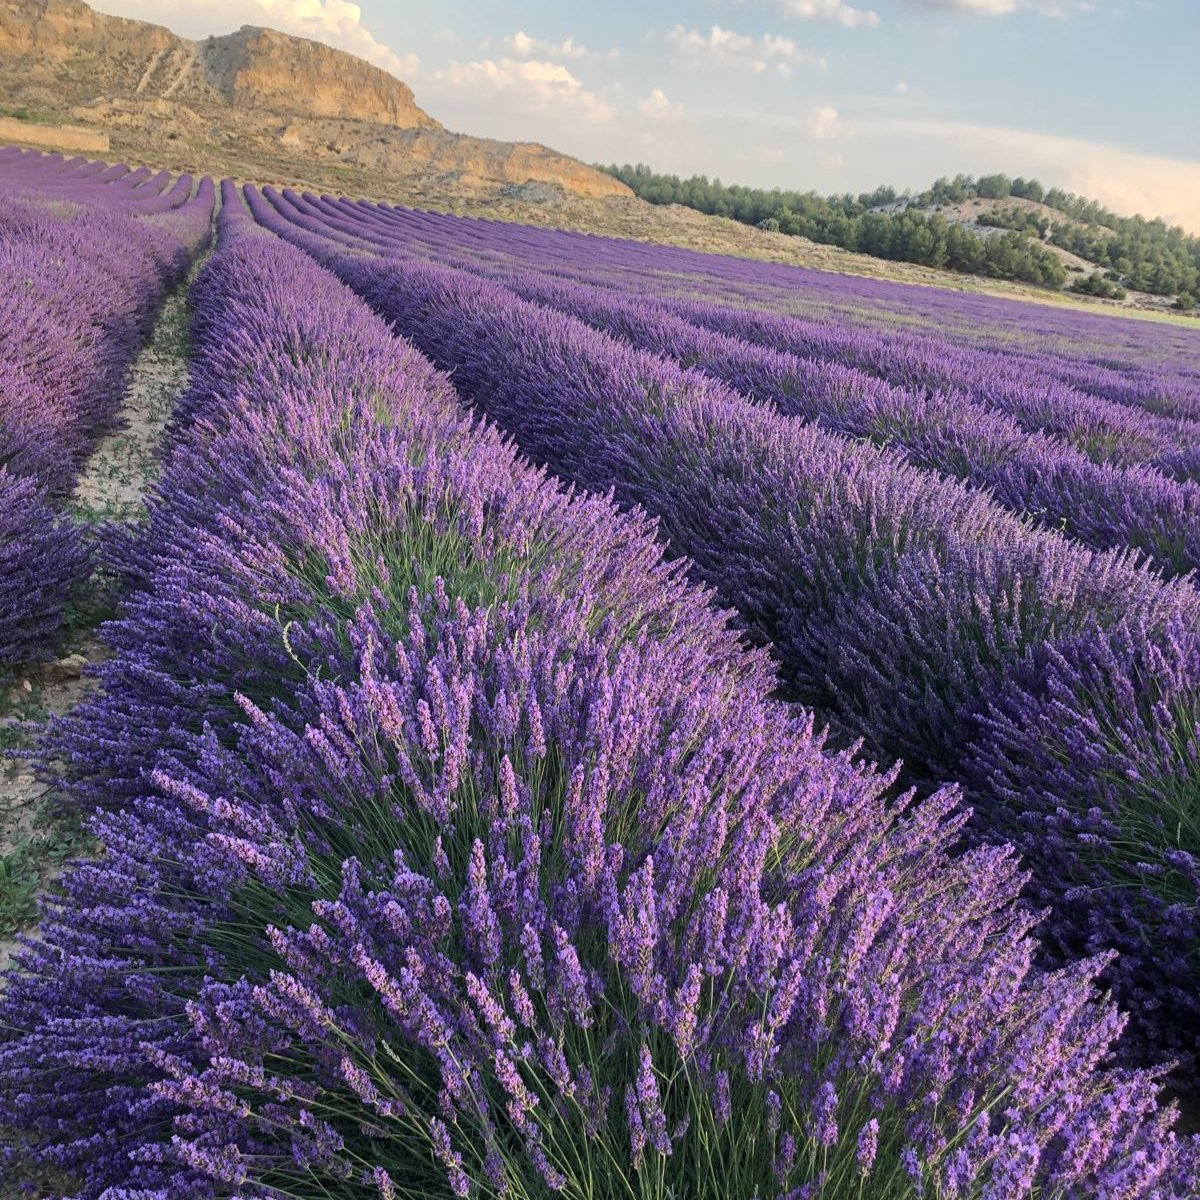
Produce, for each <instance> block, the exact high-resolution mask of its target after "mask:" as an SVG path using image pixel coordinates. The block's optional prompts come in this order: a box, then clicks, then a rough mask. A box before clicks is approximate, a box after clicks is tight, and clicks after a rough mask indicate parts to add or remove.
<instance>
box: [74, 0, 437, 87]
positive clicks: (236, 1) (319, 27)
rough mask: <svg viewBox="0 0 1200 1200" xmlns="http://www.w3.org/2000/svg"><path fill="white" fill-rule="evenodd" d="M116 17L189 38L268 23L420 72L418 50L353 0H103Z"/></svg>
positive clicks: (402, 72) (397, 70)
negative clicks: (379, 30) (378, 25)
mask: <svg viewBox="0 0 1200 1200" xmlns="http://www.w3.org/2000/svg"><path fill="white" fill-rule="evenodd" d="M95 7H96V8H98V9H99V10H100V11H102V12H106V13H111V14H112V15H114V16H121V17H136V18H137V19H138V20H141V21H154V22H157V23H158V24H160V25H167V26H169V27H170V28H171V29H173V30H174V31H175V32H176V33H179V34H182V35H183V36H185V37H207V36H208V35H209V34H210V33H215V34H222V33H230V32H231V31H233V30H234V29H237V28H238V27H239V26H241V25H266V26H269V27H270V28H272V29H279V30H282V32H284V33H291V34H295V35H296V36H297V37H306V38H311V39H312V40H313V41H317V42H325V43H327V44H328V45H330V46H336V47H337V48H338V49H339V50H346V51H348V52H349V53H350V54H357V55H358V57H359V58H365V59H366V60H367V62H370V63H374V64H375V66H377V67H382V68H383V69H384V70H385V71H390V72H391V73H392V74H393V75H396V76H398V77H399V78H400V79H409V78H411V77H412V76H414V75H416V74H417V71H418V68H419V67H420V61H419V60H418V58H417V57H416V55H414V54H399V53H397V52H396V51H395V50H393V49H392V48H391V47H390V46H386V45H384V43H383V42H381V41H380V40H379V39H378V38H377V37H375V35H374V34H373V33H371V31H370V30H369V29H367V28H366V26H364V25H363V23H362V9H361V8H359V6H358V5H357V4H352V3H350V0H211V2H210V3H205V4H195V3H192V2H191V0H98V2H97V3H96V5H95Z"/></svg>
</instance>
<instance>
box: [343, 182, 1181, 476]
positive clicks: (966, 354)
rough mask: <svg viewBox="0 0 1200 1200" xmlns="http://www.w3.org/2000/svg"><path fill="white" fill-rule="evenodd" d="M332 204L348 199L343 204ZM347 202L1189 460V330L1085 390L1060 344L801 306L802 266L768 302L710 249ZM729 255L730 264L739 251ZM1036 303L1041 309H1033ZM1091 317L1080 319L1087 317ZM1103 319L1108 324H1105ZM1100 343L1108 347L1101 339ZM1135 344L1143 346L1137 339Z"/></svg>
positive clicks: (452, 238)
mask: <svg viewBox="0 0 1200 1200" xmlns="http://www.w3.org/2000/svg"><path fill="white" fill-rule="evenodd" d="M341 206H342V208H343V209H349V208H352V206H350V205H348V204H347V203H346V202H342V205H341ZM353 208H356V210H358V211H359V212H360V214H361V212H364V211H367V212H370V215H371V216H372V218H373V220H380V218H382V220H385V221H386V220H389V218H390V220H391V222H392V223H394V224H398V226H401V227H403V228H404V229H407V230H408V234H407V235H408V236H410V238H412V236H416V238H421V236H424V238H425V239H427V244H428V245H430V246H431V247H433V248H437V247H443V246H445V245H446V244H452V245H455V246H461V247H470V246H475V247H476V248H481V250H482V251H484V252H485V253H486V254H487V256H488V257H491V259H492V260H493V262H497V260H499V262H503V260H504V259H505V258H508V257H510V256H514V257H515V258H516V259H517V260H522V262H527V263H528V262H529V260H530V259H532V260H535V262H538V263H539V265H540V266H541V268H542V269H548V270H552V271H554V272H556V274H560V275H563V276H565V277H569V278H572V280H575V281H583V282H587V283H592V284H604V286H607V287H613V288H617V289H618V290H622V292H625V293H631V294H636V295H640V296H655V298H658V299H660V300H662V301H664V302H667V304H671V305H672V307H673V308H674V310H676V311H677V312H678V313H679V314H682V316H686V317H689V318H690V319H696V318H697V317H700V316H703V317H706V318H707V320H708V322H709V323H718V324H714V328H720V325H719V323H721V322H726V323H734V324H733V325H727V326H725V328H724V329H722V331H726V332H737V336H746V337H750V338H751V340H758V341H762V342H766V343H767V344H773V346H776V348H780V349H786V350H790V352H792V353H799V354H803V355H804V356H816V358H823V359H826V360H830V359H832V360H834V361H839V362H842V364H847V365H854V366H857V367H859V368H860V370H864V371H868V372H870V373H872V374H875V376H877V377H880V378H883V379H886V380H887V382H889V383H893V384H896V385H899V386H905V388H928V389H936V390H944V391H948V392H950V394H953V395H958V396H962V397H971V398H973V400H974V401H977V402H980V403H985V404H988V406H989V407H991V408H995V409H998V410H1001V412H1004V413H1008V414H1010V415H1012V416H1013V418H1014V419H1016V420H1019V421H1020V422H1021V424H1022V426H1024V427H1026V428H1031V430H1032V428H1046V430H1051V431H1054V432H1055V433H1056V434H1058V436H1061V437H1063V438H1069V439H1072V440H1073V442H1074V443H1075V444H1076V445H1078V446H1079V448H1080V449H1081V450H1084V451H1086V452H1087V454H1088V455H1091V456H1093V457H1096V458H1097V460H1099V461H1110V460H1111V461H1115V462H1118V463H1120V462H1130V461H1136V462H1142V461H1146V462H1156V463H1160V464H1162V466H1163V467H1164V469H1169V470H1171V472H1174V473H1176V474H1178V475H1180V476H1181V478H1188V476H1190V475H1194V474H1195V468H1196V463H1195V461H1193V460H1192V458H1190V457H1188V455H1187V451H1188V450H1194V446H1195V440H1196V438H1195V434H1196V432H1198V428H1200V426H1198V422H1196V420H1195V418H1196V416H1200V398H1198V396H1196V392H1198V379H1200V354H1198V352H1196V348H1195V344H1194V343H1195V341H1196V338H1195V337H1194V336H1190V335H1178V334H1175V331H1171V332H1172V335H1174V336H1172V342H1174V341H1181V342H1182V344H1180V346H1172V349H1171V352H1170V353H1171V355H1172V359H1171V361H1172V362H1174V367H1168V366H1166V365H1165V364H1164V358H1165V352H1164V354H1163V355H1154V356H1151V364H1152V365H1153V370H1152V371H1151V370H1150V367H1148V366H1146V365H1136V366H1135V365H1134V364H1126V367H1127V371H1128V372H1132V373H1133V378H1130V379H1129V380H1127V386H1118V385H1117V384H1110V385H1106V386H1102V385H1099V384H1097V385H1096V388H1094V391H1093V390H1092V389H1091V388H1088V386H1076V385H1074V384H1072V383H1063V382H1062V380H1061V379H1060V378H1058V377H1060V376H1061V374H1062V373H1063V372H1064V371H1067V370H1068V366H1067V365H1068V364H1069V362H1070V358H1069V349H1066V348H1063V347H1058V348H1057V349H1055V350H1054V352H1050V353H1040V354H1031V353H1021V352H1019V350H1016V352H1014V348H1013V347H1012V346H1006V347H1003V348H1002V350H1001V349H992V350H989V349H979V348H972V347H964V346H960V344H958V343H956V342H954V341H952V340H948V338H947V337H944V336H938V334H937V332H936V331H935V330H929V329H920V328H918V329H917V330H888V329H884V330H880V329H876V328H874V326H871V325H869V324H865V325H864V323H863V322H862V320H860V319H858V313H857V312H856V313H854V314H852V317H851V318H850V319H846V316H845V313H844V312H842V311H839V310H836V308H835V310H833V311H832V312H830V313H820V312H818V313H811V312H810V311H809V308H810V301H809V299H808V298H809V295H810V290H812V289H811V287H810V277H809V276H810V274H811V272H809V274H804V272H802V278H800V280H798V281H797V280H793V281H791V287H790V289H787V290H781V292H780V298H784V296H786V298H788V299H787V300H786V301H784V300H782V299H780V300H778V301H775V302H774V304H772V302H770V298H769V294H768V298H767V299H766V300H764V299H763V296H762V295H761V294H760V293H758V290H756V289H755V288H752V287H743V288H733V289H728V288H726V287H722V286H721V284H720V277H721V274H722V271H721V268H719V266H714V265H713V263H714V262H715V263H718V264H720V263H725V262H730V260H728V259H721V258H719V257H716V256H695V257H698V258H701V259H707V260H708V262H704V263H696V264H695V266H694V272H692V274H691V275H690V276H686V277H685V278H680V277H679V275H678V274H677V272H674V271H672V272H667V274H664V272H662V271H660V270H659V269H658V268H656V266H655V265H654V260H655V258H656V256H658V254H660V253H662V252H664V251H662V247H653V248H649V247H643V246H640V245H637V244H636V242H624V244H617V245H623V246H624V247H625V248H624V250H623V251H620V252H617V251H614V250H613V248H612V247H613V244H611V242H606V244H604V245H596V242H599V241H604V240H601V239H590V238H582V239H581V238H580V236H578V235H563V234H559V233H547V232H544V230H528V229H521V228H520V227H515V226H512V224H511V223H508V224H505V223H502V222H481V221H475V222H472V221H467V220H464V218H454V217H445V216H443V215H439V214H424V212H422V214H412V212H408V211H406V210H386V209H384V208H382V206H378V208H367V206H365V205H356V206H353ZM564 238H565V239H566V240H565V241H562V242H560V241H559V239H564ZM480 244H482V245H480ZM734 262H739V264H740V262H742V260H734ZM833 278H839V277H836V276H833ZM842 278H845V277H842ZM893 287H894V286H893ZM928 290H930V289H924V288H908V289H907V293H908V295H910V302H911V305H912V306H913V307H917V306H919V304H920V296H922V295H924V294H925V293H926V292H928ZM764 305H766V307H764ZM714 308H715V310H716V311H715V312H714V311H713V310H714ZM776 310H782V311H776ZM1025 311H1026V312H1027V311H1028V310H1027V306H1025ZM1037 311H1038V312H1039V314H1040V313H1042V311H1043V310H1040V308H1039V310H1037ZM1026 319H1027V318H1026ZM1039 320H1040V316H1039ZM1097 320H1098V319H1097V318H1091V322H1092V324H1093V325H1094V324H1097ZM1114 324H1115V325H1116V329H1110V328H1109V326H1112V325H1114ZM1128 324H1129V322H1121V320H1116V322H1114V319H1112V318H1106V319H1099V325H1100V329H1102V330H1103V332H1104V334H1105V335H1108V337H1109V340H1110V341H1111V340H1117V338H1118V337H1120V330H1121V329H1122V328H1124V326H1127V325H1128ZM1141 328H1142V329H1146V330H1147V331H1146V334H1145V336H1144V338H1142V341H1145V342H1147V343H1151V344H1153V342H1154V334H1156V326H1148V328H1147V326H1145V325H1142V326H1141ZM1093 336H1096V335H1093ZM1189 337H1190V340H1189ZM1110 353H1116V352H1112V350H1111V348H1110ZM1142 353H1144V354H1146V353H1147V352H1146V349H1145V347H1144V348H1142ZM1075 370H1076V371H1090V372H1094V371H1097V370H1099V368H1097V367H1096V366H1094V365H1090V366H1086V368H1085V366H1080V365H1076V368H1075ZM1147 372H1148V373H1147Z"/></svg>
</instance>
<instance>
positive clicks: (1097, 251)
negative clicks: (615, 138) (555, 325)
mask: <svg viewBox="0 0 1200 1200" xmlns="http://www.w3.org/2000/svg"><path fill="white" fill-rule="evenodd" d="M604 170H606V171H608V172H609V173H610V174H611V175H613V177H614V178H617V179H620V180H621V182H623V183H626V184H628V185H629V187H630V188H631V189H632V190H633V192H634V194H635V195H637V196H638V197H639V198H641V199H644V200H646V201H648V202H650V203H651V204H657V205H667V206H669V205H677V204H681V205H685V206H687V207H689V208H692V209H695V210H696V211H697V212H701V213H705V214H706V215H709V216H721V217H728V218H732V219H733V220H736V221H739V222H741V223H742V224H745V225H749V226H753V227H755V228H757V229H760V230H764V231H771V232H779V233H783V234H785V235H787V236H790V237H798V238H805V239H809V240H811V241H814V242H818V243H821V244H823V245H828V246H835V247H839V248H841V249H843V250H849V251H852V252H856V253H861V254H866V255H869V256H871V257H874V258H877V259H882V260H887V261H893V262H903V263H909V264H913V265H915V266H920V267H926V268H933V269H942V268H945V269H947V270H949V271H952V272H954V273H956V274H962V275H970V276H986V277H990V278H993V279H997V280H1006V281H1014V282H1020V283H1024V284H1030V285H1033V286H1034V287H1037V288H1038V289H1040V290H1042V291H1043V292H1045V293H1050V294H1056V293H1061V292H1062V291H1063V290H1064V289H1065V290H1066V291H1067V292H1068V293H1070V294H1072V295H1077V294H1087V295H1090V296H1094V297H1099V298H1101V299H1104V300H1108V301H1117V302H1120V303H1122V304H1124V305H1127V306H1129V307H1139V308H1149V309H1158V310H1162V309H1167V308H1174V309H1180V310H1184V311H1187V312H1193V311H1194V310H1195V301H1196V296H1197V295H1198V294H1200V238H1197V237H1194V236H1192V235H1189V234H1188V233H1186V231H1184V230H1183V229H1182V228H1179V227H1177V226H1168V225H1167V223H1166V222H1165V221H1163V220H1161V219H1149V220H1148V219H1147V218H1145V217H1142V216H1134V217H1124V216H1120V215H1118V214H1116V213H1113V212H1110V211H1108V210H1107V209H1105V208H1104V207H1103V206H1102V205H1100V204H1099V203H1098V202H1096V201H1094V200H1088V199H1086V198H1085V197H1081V196H1076V195H1074V194H1072V193H1069V192H1065V191H1063V190H1062V189H1060V188H1053V187H1052V188H1049V189H1046V188H1044V187H1043V186H1042V184H1041V183H1039V182H1038V181H1037V180H1036V179H1023V178H1017V179H1009V178H1008V176H1006V175H1000V174H997V175H988V176H981V177H980V178H979V179H978V180H976V179H973V178H971V177H970V176H967V175H958V176H956V177H955V178H954V179H953V180H951V179H947V178H942V179H939V180H937V181H936V182H935V183H934V184H933V186H932V187H931V188H929V189H928V190H926V191H924V192H922V193H920V194H919V195H913V194H912V193H910V192H905V193H903V194H899V193H897V191H896V190H895V188H892V187H888V186H883V187H879V188H876V189H875V191H873V192H864V193H861V194H859V195H857V196H856V195H853V194H850V193H842V194H836V195H829V196H822V195H819V194H818V193H817V192H815V191H806V192H801V191H794V190H783V189H780V188H771V189H768V188H757V187H745V186H741V185H738V184H725V183H722V182H721V180H719V179H709V178H708V177H707V176H704V175H693V176H691V177H690V178H687V179H681V178H680V177H679V176H678V175H667V174H662V173H660V172H656V171H654V170H653V169H652V168H650V167H648V166H646V165H645V164H644V163H638V164H637V165H632V164H628V163H627V164H625V165H624V166H618V165H616V164H612V165H610V166H607V167H604Z"/></svg>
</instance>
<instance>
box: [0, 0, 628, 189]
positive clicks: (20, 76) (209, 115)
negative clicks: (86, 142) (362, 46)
mask: <svg viewBox="0 0 1200 1200" xmlns="http://www.w3.org/2000/svg"><path fill="white" fill-rule="evenodd" d="M0 97H2V98H3V100H4V101H5V102H6V103H7V104H11V105H14V106H21V107H25V108H28V109H30V110H31V111H34V112H36V113H37V115H38V116H39V117H50V118H55V119H58V118H69V119H70V120H72V121H75V122H80V123H83V124H86V125H88V126H91V127H94V128H95V129H96V130H97V132H99V133H107V134H110V135H111V137H112V141H113V150H114V151H115V152H123V153H125V154H127V155H130V156H133V157H138V158H141V159H144V160H146V161H152V162H156V163H160V162H161V163H164V164H170V165H176V164H177V165H180V166H189V165H193V164H194V165H197V166H200V167H201V168H202V169H206V170H219V169H222V166H219V165H217V164H216V163H212V162H205V161H204V157H205V156H207V157H209V158H211V157H212V148H213V147H217V148H225V147H228V148H229V150H230V153H231V155H232V154H233V153H235V152H236V155H237V157H236V159H233V158H231V159H230V160H228V161H227V164H226V165H224V169H229V170H231V171H237V170H239V169H241V170H242V171H243V172H244V173H250V171H251V169H252V168H253V167H254V165H255V163H256V162H261V163H262V164H263V165H264V166H267V165H270V166H271V167H273V168H274V169H275V171H279V170H280V169H281V168H282V167H283V166H284V165H285V164H287V165H288V166H289V167H291V168H292V169H291V170H290V172H289V173H291V174H293V175H295V174H299V175H300V177H304V171H303V167H304V166H305V164H307V163H315V164H320V165H322V166H323V167H325V168H326V169H334V170H336V169H341V170H345V171H352V172H354V173H355V174H356V175H357V174H359V173H364V172H365V173H372V174H378V175H381V176H384V177H388V178H393V179H395V180H396V181H397V182H398V183H403V182H404V181H408V180H411V179H413V178H415V177H417V176H427V175H429V174H431V173H432V174H438V175H446V174H453V175H455V176H456V177H458V178H461V179H463V180H467V181H478V182H479V184H480V185H481V186H485V187H486V186H491V187H499V186H502V185H511V184H524V183H528V182H533V183H538V184H551V185H555V186H558V187H561V188H562V189H563V190H564V191H566V192H569V193H574V194H576V195H580V196H585V197H591V198H602V197H605V196H627V195H629V191H628V189H627V188H626V187H625V185H624V184H622V183H620V182H618V181H617V180H615V179H613V178H611V177H610V176H608V175H605V174H604V173H603V172H600V171H597V170H595V169H594V168H592V167H589V166H587V165H585V164H584V163H581V162H579V161H578V160H577V159H574V158H571V157H570V156H569V155H565V154H560V153H558V152H557V151H554V150H551V149H548V148H547V147H545V146H539V145H534V144H531V143H524V142H520V143H513V142H499V141H494V140H492V139H489V138H476V137H470V136H468V135H465V134H458V133H451V132H450V131H448V130H446V129H444V128H443V127H442V125H441V124H440V123H439V122H438V121H436V120H435V119H434V118H433V117H431V116H430V115H429V114H428V113H426V112H425V111H424V110H423V109H421V108H420V107H419V106H418V104H417V102H416V100H415V99H414V97H413V93H412V89H411V88H409V87H408V85H407V84H405V83H402V82H401V81H400V80H399V79H396V78H395V77H394V76H392V75H389V74H388V73H387V72H386V71H383V70H381V69H380V68H379V67H375V66H372V65H371V64H370V63H367V62H364V61H363V60H362V59H360V58H356V57H355V56H354V55H352V54H347V53H345V52H344V51H341V50H335V49H333V48H332V47H329V46H326V45H323V44H322V43H320V42H313V41H309V40H308V39H306V38H299V37H292V36H291V35H290V34H285V33H280V32H278V31H277V30H274V29H262V28H258V27H257V26H251V25H246V26H243V27H242V28H241V29H239V30H238V31H237V32H236V33H231V34H227V35H225V36H223V37H211V38H205V39H204V40H202V41H191V40H189V39H187V38H183V37H179V36H177V35H176V34H174V33H172V32H171V31H170V30H169V29H165V28H163V27H162V26H161V25H152V24H149V23H147V22H145V21H132V20H128V19H126V18H123V17H110V16H105V15H104V14H102V13H98V12H96V11H94V10H93V9H91V8H89V7H88V5H86V4H84V3H82V2H81V0H8V2H7V3H5V2H4V0H0ZM266 173H267V174H270V173H271V172H270V171H267V172H266Z"/></svg>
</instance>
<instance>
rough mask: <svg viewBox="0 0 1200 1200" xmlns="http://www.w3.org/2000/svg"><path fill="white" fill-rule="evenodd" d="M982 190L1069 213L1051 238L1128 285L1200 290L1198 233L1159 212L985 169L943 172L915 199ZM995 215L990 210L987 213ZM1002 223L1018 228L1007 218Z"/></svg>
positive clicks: (929, 200)
mask: <svg viewBox="0 0 1200 1200" xmlns="http://www.w3.org/2000/svg"><path fill="white" fill-rule="evenodd" d="M1006 184H1007V185H1008V190H1007V191H1006V190H1005V185H1006ZM980 196H982V197H984V198H992V199H1004V198H1006V197H1008V196H1016V197H1019V198H1021V199H1025V200H1037V201H1039V202H1040V203H1042V204H1045V205H1047V206H1048V207H1050V208H1052V209H1055V210H1056V211H1058V212H1061V213H1063V214H1064V215H1065V216H1067V217H1070V218H1071V220H1070V221H1056V222H1050V221H1046V226H1047V228H1048V229H1049V235H1050V240H1051V241H1052V242H1053V243H1054V244H1055V245H1056V246H1061V247H1062V248H1063V249H1064V250H1069V251H1071V253H1072V254H1078V255H1079V257H1080V258H1086V259H1087V260H1088V262H1092V263H1095V264H1096V265H1097V266H1099V267H1100V268H1101V269H1102V270H1104V269H1108V270H1111V271H1114V272H1116V274H1117V275H1118V276H1119V278H1120V281H1121V282H1123V283H1124V284H1125V286H1126V287H1130V288H1133V289H1135V290H1137V291H1139V292H1154V293H1155V294H1157V295H1160V296H1170V295H1174V294H1175V293H1178V292H1182V291H1186V292H1190V293H1191V294H1192V295H1195V294H1196V293H1197V292H1198V291H1200V238H1197V237H1193V236H1192V235H1190V234H1188V233H1185V232H1184V231H1183V229H1181V228H1180V227H1179V226H1177V225H1175V226H1168V225H1167V223H1166V222H1165V221H1164V220H1162V219H1161V218H1158V217H1156V218H1154V219H1153V220H1147V219H1146V218H1145V217H1143V216H1135V217H1121V216H1118V215H1117V214H1116V213H1114V212H1112V211H1110V210H1109V209H1107V208H1105V207H1104V206H1103V205H1102V204H1100V203H1099V202H1098V201H1095V200H1088V199H1086V198H1084V197H1083V196H1076V195H1075V194H1074V193H1072V192H1066V191H1063V189H1062V188H1050V189H1049V190H1046V189H1045V188H1043V187H1042V185H1041V184H1040V183H1039V182H1038V181H1037V180H1036V179H1028V180H1027V179H1019V178H1018V179H1014V180H1012V181H1011V182H1009V181H1008V180H1007V178H1006V177H1005V176H1003V175H984V176H982V177H981V178H979V179H972V178H971V176H970V175H956V176H955V177H954V178H953V179H946V178H944V177H943V178H942V179H939V180H937V181H936V182H935V183H934V185H933V186H932V187H931V188H930V189H929V190H928V191H926V192H923V193H922V194H921V195H920V196H919V197H918V198H917V203H918V205H919V206H920V207H922V208H931V207H934V206H936V205H939V204H950V203H955V202H957V201H960V200H972V199H975V198H976V197H980ZM993 215H994V214H986V216H988V217H991V216H993ZM979 221H980V223H981V224H989V225H1000V224H1001V222H999V221H996V220H985V219H984V218H983V217H981V218H979ZM1001 227H1002V228H1005V229H1016V228H1019V226H1018V225H1016V224H1009V223H1005V224H1003V225H1002V226H1001ZM1026 232H1030V231H1029V230H1026ZM1043 236H1045V235H1044V233H1043ZM1072 290H1075V291H1079V290H1086V289H1079V288H1075V289H1072ZM1092 294H1095V295H1099V294H1101V293H1092Z"/></svg>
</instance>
